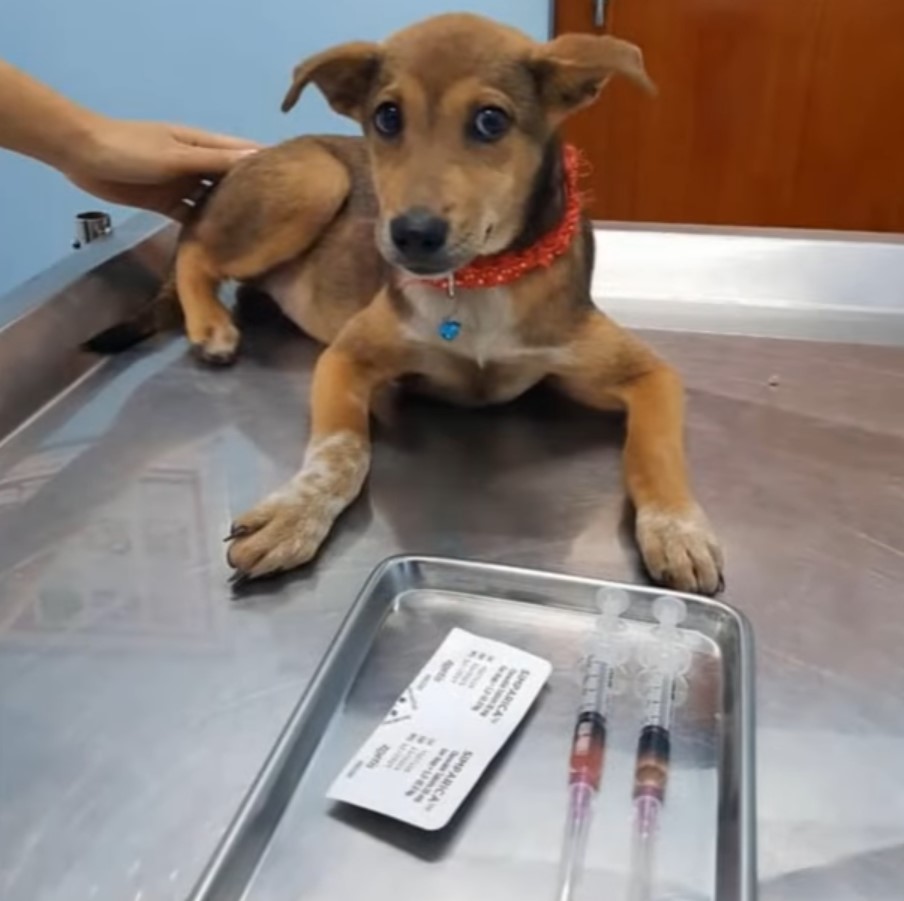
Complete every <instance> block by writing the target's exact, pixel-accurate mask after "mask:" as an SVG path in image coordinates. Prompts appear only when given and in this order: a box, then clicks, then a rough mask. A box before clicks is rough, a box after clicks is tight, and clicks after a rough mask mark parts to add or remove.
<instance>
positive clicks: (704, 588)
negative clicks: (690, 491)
mask: <svg viewBox="0 0 904 901" xmlns="http://www.w3.org/2000/svg"><path fill="white" fill-rule="evenodd" d="M637 543H638V544H639V545H640V552H641V554H642V555H643V559H644V563H645V564H646V566H647V569H648V570H649V572H650V575H651V576H652V577H653V579H654V580H655V581H656V582H659V583H660V584H661V585H665V586H667V587H668V588H675V589H677V590H679V591H691V592H696V593H698V594H708V595H713V594H717V593H718V592H720V591H721V590H722V588H723V587H724V584H725V583H724V580H723V576H722V567H723V560H722V550H721V548H720V547H719V542H718V539H717V538H716V536H715V535H714V534H713V530H712V528H711V527H710V525H709V522H708V521H707V519H706V514H705V513H704V512H703V511H702V510H701V509H700V508H699V507H697V506H694V507H691V508H690V509H689V510H687V511H685V512H681V513H675V512H669V511H665V510H661V509H657V508H654V507H644V508H642V509H640V510H638V511H637Z"/></svg>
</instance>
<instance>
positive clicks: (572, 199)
mask: <svg viewBox="0 0 904 901" xmlns="http://www.w3.org/2000/svg"><path fill="white" fill-rule="evenodd" d="M563 164H564V169H565V212H564V214H563V216H562V219H561V221H560V222H559V224H558V225H557V226H556V227H555V228H554V229H553V230H552V231H550V232H547V233H546V234H545V235H543V237H542V238H540V240H539V241H537V242H536V243H535V244H532V245H531V246H530V247H525V248H524V249H523V250H507V251H503V252H502V253H497V254H493V255H492V256H487V257H477V259H476V260H472V261H471V262H470V263H468V265H467V266H464V267H463V268H462V269H459V270H458V271H457V272H455V275H454V282H452V284H454V286H455V287H456V288H497V287H499V286H500V285H508V284H511V282H514V281H517V280H518V279H519V278H521V276H522V275H524V274H525V273H526V272H530V271H531V270H533V269H540V268H543V269H546V268H548V267H549V266H551V265H552V264H553V263H554V262H555V261H556V260H557V259H558V258H559V257H560V256H562V254H563V253H565V251H566V250H568V248H569V247H570V246H571V242H572V241H573V240H574V236H575V235H576V234H577V231H578V227H579V226H580V222H581V196H580V194H579V192H578V176H579V175H580V169H581V154H580V151H579V150H578V149H577V148H576V147H574V146H573V145H571V144H566V145H565V147H564V148H563ZM418 281H421V282H424V283H425V284H428V285H432V286H433V287H434V288H443V289H444V290H445V289H449V288H450V281H451V280H450V277H448V276H445V277H443V278H425V279H418Z"/></svg>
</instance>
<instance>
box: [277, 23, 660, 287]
mask: <svg viewBox="0 0 904 901" xmlns="http://www.w3.org/2000/svg"><path fill="white" fill-rule="evenodd" d="M613 74H622V75H626V76H628V77H629V78H631V79H633V80H634V81H636V82H638V83H639V84H641V85H642V86H644V87H646V88H648V89H652V83H651V81H650V79H649V78H648V76H647V74H646V72H645V70H644V66H643V60H642V57H641V53H640V51H639V50H638V49H637V47H635V46H633V45H632V44H628V43H626V42H624V41H620V40H617V39H616V38H612V37H608V36H594V35H581V34H574V35H563V36H561V37H558V38H556V39H555V40H553V41H550V42H549V43H545V44H541V43H537V42H535V41H533V40H531V39H530V38H528V37H527V36H525V35H523V34H522V33H521V32H519V31H516V30H515V29H512V28H508V27H506V26H503V25H499V24H497V23H495V22H491V21H489V20H487V19H482V18H479V17H477V16H470V15H447V16H439V17H437V18H434V19H429V20H427V21H425V22H422V23H421V24H418V25H415V26H412V27H411V28H407V29H405V30H404V31H401V32H399V33H398V34H396V35H394V36H393V37H391V38H389V40H387V41H386V42H385V43H383V44H372V43H351V44H344V45H341V46H339V47H335V48H333V49H331V50H327V51H325V52H324V53H321V54H318V55H317V56H314V57H312V58H311V59H308V60H306V61H304V62H302V63H301V64H300V65H299V66H297V67H296V69H295V73H294V78H293V82H292V86H291V88H290V89H289V92H288V94H287V95H286V98H285V100H284V101H283V110H284V111H288V110H290V109H291V108H292V107H293V106H294V105H295V103H296V102H297V100H298V98H299V96H300V94H301V92H302V91H303V90H304V88H305V87H306V86H307V85H308V84H310V83H313V84H315V85H316V86H317V87H318V88H319V89H320V90H321V91H322V92H323V94H324V95H325V97H326V99H327V101H328V102H329V103H330V105H331V106H332V107H333V109H334V110H336V111H337V112H339V113H342V114H343V115H345V116H349V117H351V118H352V119H355V120H356V121H358V122H360V123H361V125H362V126H363V128H364V133H365V136H366V139H367V142H368V146H369V148H370V155H371V161H372V168H373V178H374V185H375V189H376V193H377V197H378V200H379V204H380V218H379V221H378V225H377V242H378V245H379V247H380V251H381V253H382V254H383V256H384V257H385V258H386V259H387V260H388V261H389V262H390V263H392V264H393V265H395V266H398V267H400V268H403V269H406V270H408V271H409V272H412V273H415V274H417V275H441V274H445V273H448V272H452V271H454V270H456V269H459V268H460V267H462V266H464V265H466V264H467V263H469V262H470V261H471V260H473V259H474V258H475V257H477V256H481V255H486V254H492V253H497V252H499V251H501V250H503V249H505V248H506V247H508V246H509V245H510V244H512V242H513V241H515V239H516V238H517V236H518V234H519V232H520V231H521V229H522V227H523V225H524V217H525V214H526V211H527V207H528V203H529V200H530V197H531V196H532V193H533V190H534V184H535V181H536V180H537V178H538V175H539V173H540V171H541V167H542V165H543V161H544V157H545V154H546V151H547V148H548V146H549V144H550V139H551V138H552V136H553V134H554V132H555V130H556V128H557V127H558V125H559V124H560V123H561V122H562V121H563V120H564V119H565V118H566V117H567V116H568V115H570V114H571V113H573V112H575V111H576V110H578V109H580V108H581V107H584V106H587V105H588V104H590V103H592V102H593V101H594V100H595V99H596V98H597V96H598V95H599V92H600V90H601V89H602V88H603V85H604V84H605V83H606V81H607V80H608V79H609V78H610V77H611V76H612V75H613Z"/></svg>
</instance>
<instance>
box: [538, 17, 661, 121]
mask: <svg viewBox="0 0 904 901" xmlns="http://www.w3.org/2000/svg"><path fill="white" fill-rule="evenodd" d="M530 65H531V69H532V70H533V72H534V74H535V76H536V78H537V81H538V84H539V87H540V97H541V100H542V102H543V105H544V106H545V107H546V110H547V112H548V113H549V115H550V116H551V118H553V120H554V121H560V120H561V119H564V118H565V117H566V116H568V115H570V114H571V113H573V112H575V111H576V110H579V109H581V108H582V107H584V106H588V105H589V104H591V103H593V101H594V100H596V98H597V97H598V96H599V93H600V91H601V90H602V89H603V87H604V85H605V84H606V82H607V81H608V80H609V79H610V78H611V77H612V76H613V75H616V74H618V75H625V76H626V77H628V78H630V79H631V80H632V81H634V82H636V83H637V84H639V85H640V86H641V87H642V88H644V89H645V90H647V91H649V93H651V94H655V93H656V85H654V84H653V82H652V80H651V79H650V76H649V75H647V70H646V69H645V68H644V65H643V55H642V54H641V52H640V48H639V47H635V46H634V44H629V43H628V42H627V41H622V40H619V39H618V38H613V37H610V36H609V35H591V34H563V35H562V36H561V37H557V38H556V39H555V40H552V41H550V42H549V43H547V44H540V45H539V46H538V47H537V49H536V50H535V51H534V52H533V54H532V55H531V59H530Z"/></svg>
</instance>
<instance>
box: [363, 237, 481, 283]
mask: <svg viewBox="0 0 904 901" xmlns="http://www.w3.org/2000/svg"><path fill="white" fill-rule="evenodd" d="M491 231H492V228H489V229H487V231H486V236H487V237H488V236H489V234H490V233H491ZM484 243H485V241H476V242H475V241H474V240H473V239H472V238H469V237H468V238H460V239H459V240H458V241H456V242H455V243H454V244H447V245H446V246H444V247H442V248H439V249H437V250H433V251H431V252H430V253H427V254H423V253H406V252H403V251H400V250H399V248H398V247H396V246H395V245H394V244H393V243H392V241H391V239H389V237H388V235H387V234H386V231H385V229H383V228H381V229H379V230H378V237H377V247H378V249H379V251H380V255H381V256H382V257H383V259H384V260H386V262H387V263H389V265H390V266H392V267H393V268H394V269H398V270H399V271H400V272H402V273H403V274H405V275H409V276H412V277H414V278H429V279H440V278H445V277H447V276H450V275H452V274H453V273H454V272H457V271H458V270H459V269H463V268H464V267H465V266H467V265H468V264H469V263H472V262H473V261H474V260H475V259H477V258H478V257H479V256H481V255H482V254H483V250H482V248H481V247H480V246H479V245H482V244H484ZM475 245H477V246H475Z"/></svg>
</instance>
